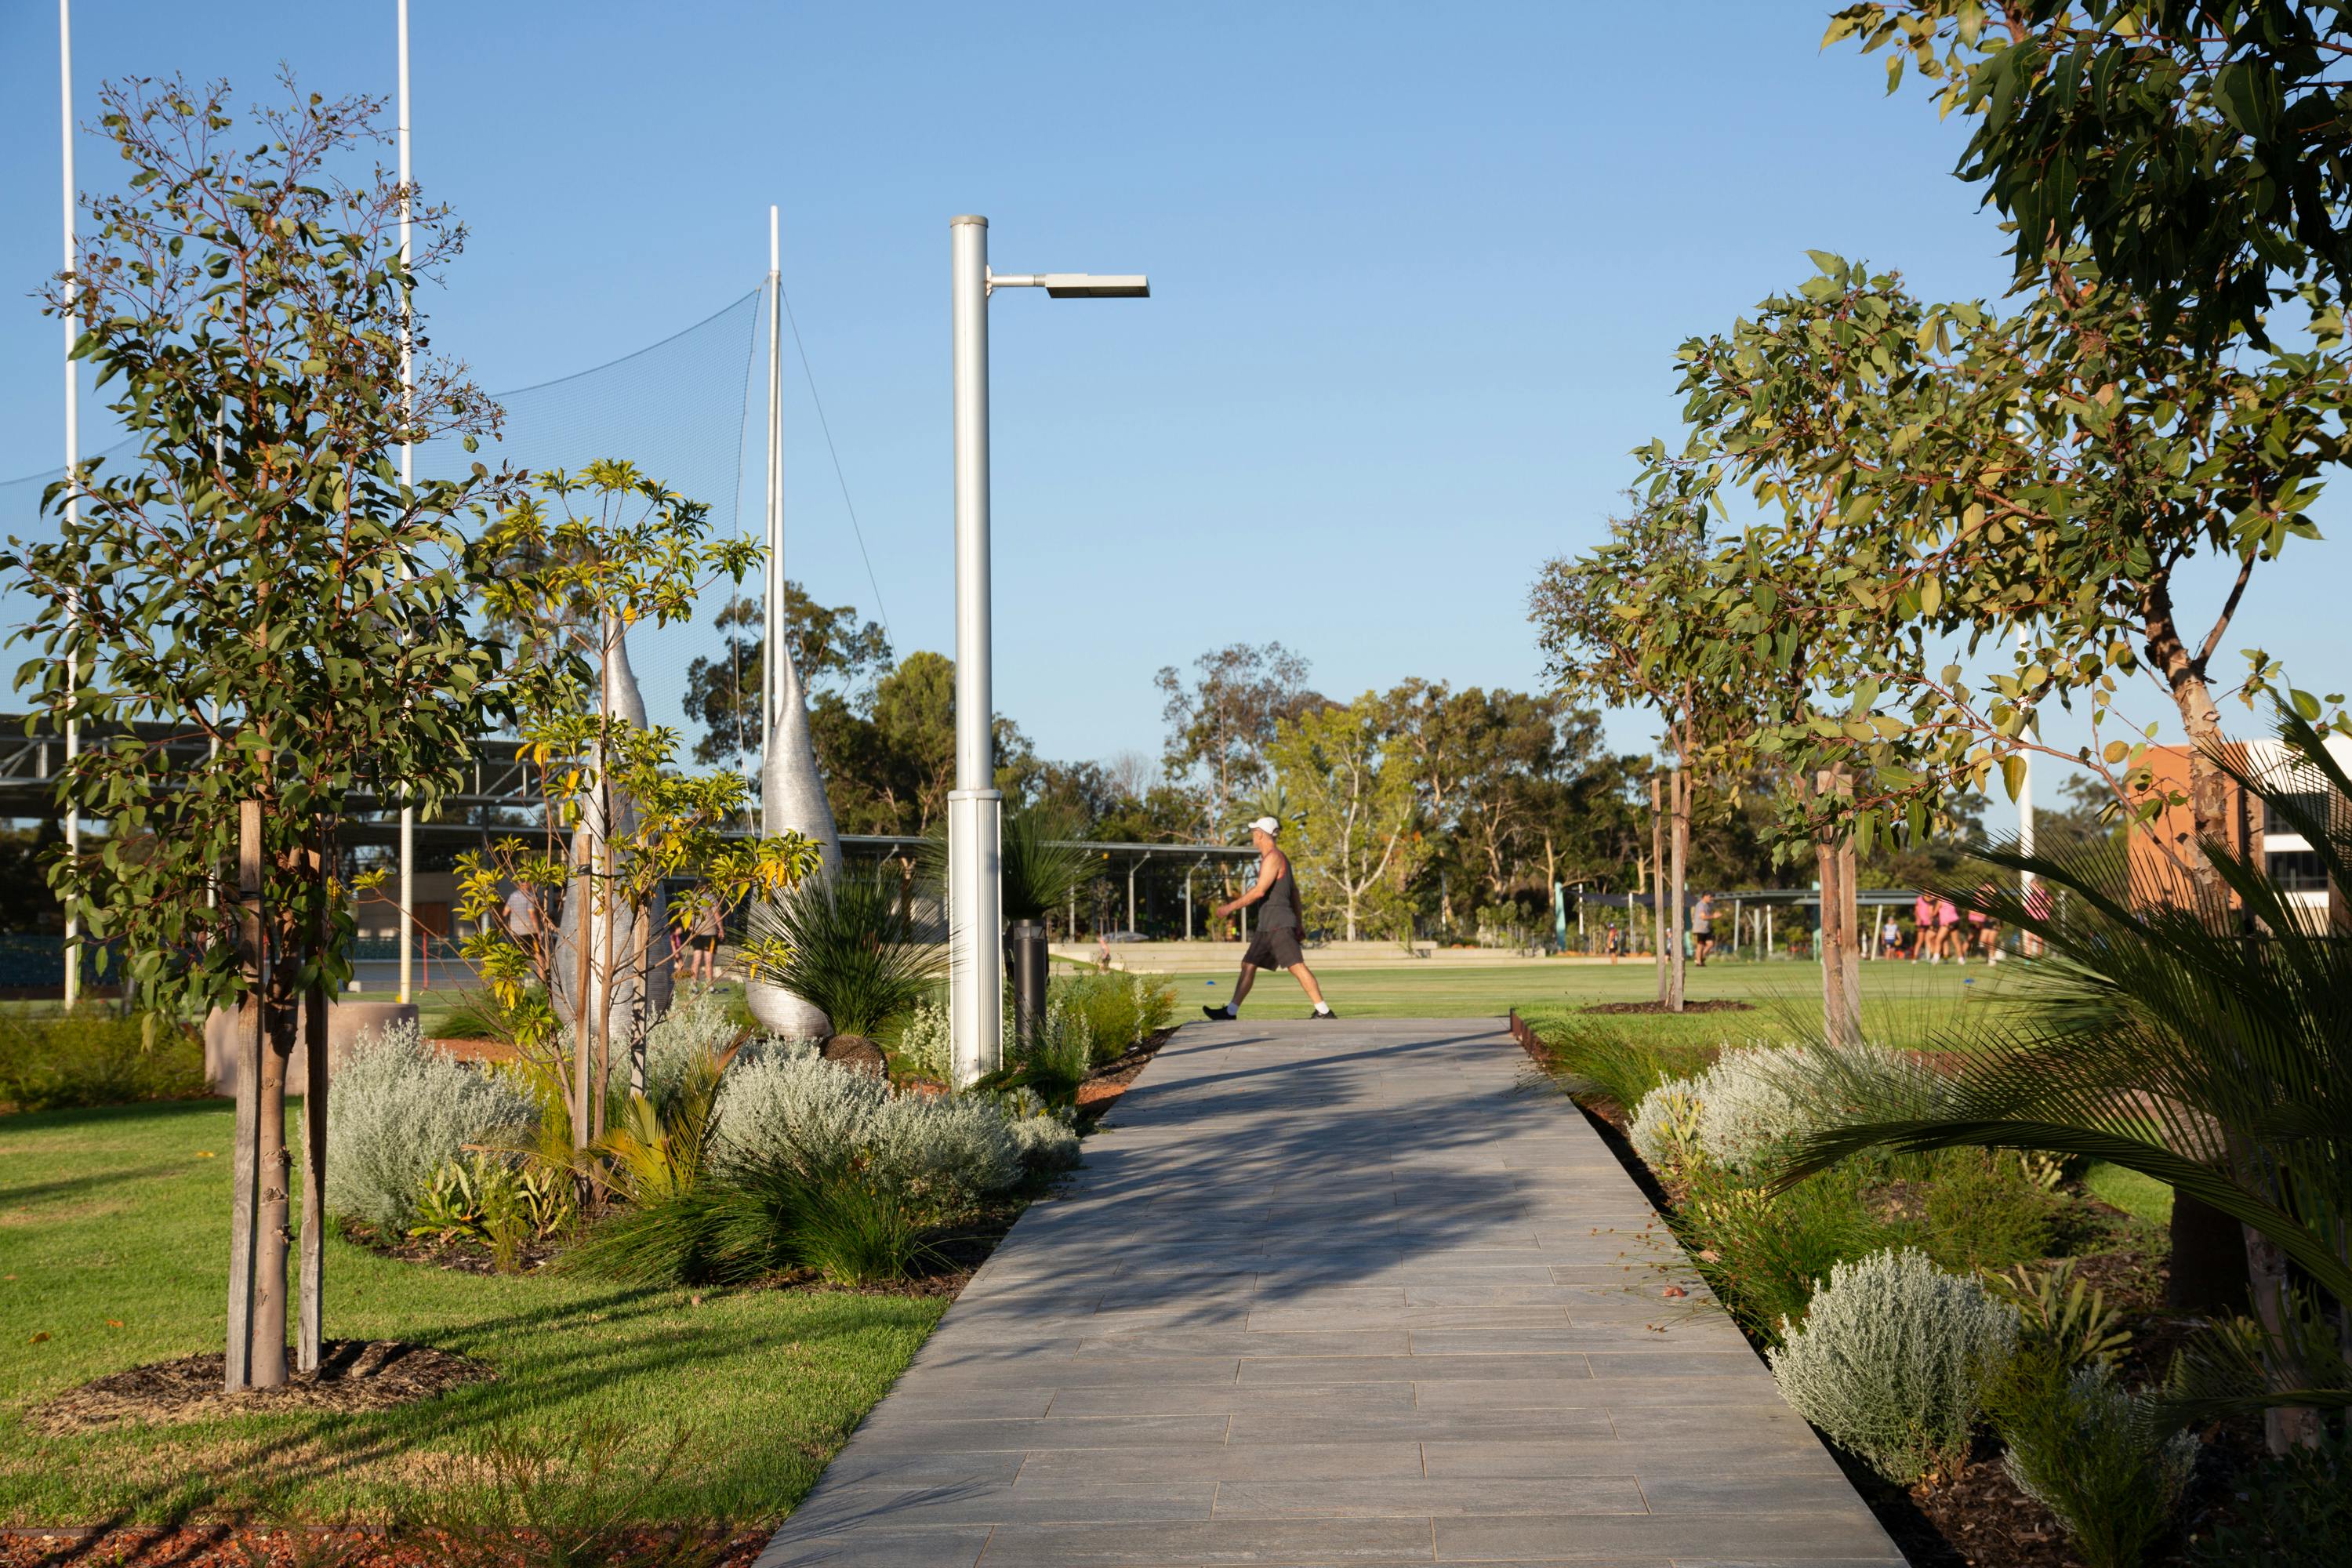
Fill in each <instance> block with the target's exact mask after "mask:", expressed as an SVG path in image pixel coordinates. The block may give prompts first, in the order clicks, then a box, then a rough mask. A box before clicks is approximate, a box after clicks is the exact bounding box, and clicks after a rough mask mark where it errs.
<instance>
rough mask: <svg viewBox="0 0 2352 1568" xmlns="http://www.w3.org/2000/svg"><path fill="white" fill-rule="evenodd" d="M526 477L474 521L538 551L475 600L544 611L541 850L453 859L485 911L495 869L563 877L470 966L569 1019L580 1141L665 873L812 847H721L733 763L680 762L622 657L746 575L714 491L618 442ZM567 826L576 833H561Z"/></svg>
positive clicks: (535, 753) (509, 554) (530, 700)
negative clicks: (625, 456)
mask: <svg viewBox="0 0 2352 1568" xmlns="http://www.w3.org/2000/svg"><path fill="white" fill-rule="evenodd" d="M537 489H538V490H539V492H540V493H539V495H536V496H531V497H528V498H526V499H524V500H521V501H520V502H518V503H517V504H516V505H514V506H512V507H509V509H508V510H506V511H505V512H504V513H503V514H501V515H500V516H499V519H498V521H496V522H495V523H494V524H493V525H492V526H491V528H490V529H489V530H488V532H487V533H486V535H485V536H484V540H483V548H484V549H485V551H487V552H490V553H492V554H494V555H495V556H496V557H498V558H499V559H501V560H505V561H529V562H533V563H537V564H536V566H535V568H534V569H533V570H530V571H528V572H523V573H519V574H512V575H500V576H498V577H496V578H495V579H493V580H492V581H491V582H490V583H488V584H486V587H485V592H484V604H485V609H486V611H487V612H488V615H489V616H491V617H492V618H493V619H495V620H498V621H499V622H502V623H505V624H508V625H516V626H533V627H537V628H539V633H538V637H537V640H536V650H537V654H538V657H537V658H535V659H534V660H532V661H530V663H528V664H526V665H525V666H524V667H523V668H521V669H520V671H519V672H518V673H519V675H520V678H521V697H522V701H521V703H520V707H521V720H522V732H523V739H524V742H525V743H526V745H527V747H528V756H529V759H530V763H531V764H532V765H534V766H535V767H536V768H537V769H538V771H539V773H540V776H541V784H542V790H543V793H544V795H545V798H546V800H547V803H548V809H547V833H548V836H549V838H550V844H549V846H548V847H547V848H546V850H545V851H543V852H542V853H541V855H540V856H539V857H537V858H535V859H531V858H524V857H523V856H522V854H521V852H520V850H519V849H509V850H507V851H504V852H502V853H501V854H500V855H499V856H496V857H483V856H473V857H468V858H467V860H465V861H464V862H462V863H461V872H462V876H463V879H464V887H465V892H466V904H467V909H468V910H470V911H472V913H473V917H474V918H476V919H478V920H479V919H483V918H484V917H485V915H486V914H488V912H489V911H490V910H491V909H492V907H493V906H494V905H495V904H496V902H497V899H496V886H497V883H498V881H499V879H500V877H499V874H500V873H503V874H504V876H505V877H507V878H509V879H512V880H514V881H516V882H518V883H519V884H520V885H522V886H524V887H526V888H531V889H541V890H545V889H551V888H552V887H553V886H554V885H556V884H558V883H562V885H564V886H565V887H566V889H567V890H566V892H565V894H564V897H563V900H562V921H561V923H560V924H557V925H555V926H554V927H553V929H552V930H547V929H544V925H545V923H544V922H542V921H539V920H537V919H531V920H530V921H527V922H523V923H527V924H528V925H529V927H530V930H529V931H527V932H526V931H518V930H516V929H515V926H516V923H517V922H513V921H494V922H492V923H490V924H487V925H485V926H484V927H483V928H482V930H481V932H480V934H479V935H478V937H477V938H476V939H475V942H476V945H477V946H478V948H479V950H480V951H479V952H478V957H479V958H480V959H481V961H482V963H483V965H484V968H483V973H485V975H486V977H489V978H492V981H493V984H494V986H496V987H498V988H499V989H500V991H501V994H502V995H504V996H506V997H507V998H508V999H509V1000H510V1001H518V1000H520V993H519V990H518V988H519V987H520V984H521V982H522V979H523V977H524V976H525V975H529V976H530V977H531V978H535V979H536V980H537V981H539V983H540V984H541V985H542V986H544V988H545V991H546V994H547V996H548V997H549V999H550V1000H551V1003H552V1004H553V1006H554V1011H555V1014H556V1016H559V1017H561V1018H562V1019H564V1020H565V1021H566V1022H568V1023H569V1024H570V1025H571V1027H572V1052H571V1058H572V1060H571V1075H570V1086H569V1087H570V1109H571V1115H572V1138H573V1142H574V1143H575V1145H576V1146H578V1147H583V1148H584V1147H586V1146H587V1145H588V1144H589V1143H591V1142H594V1141H595V1139H596V1138H597V1137H598V1136H600V1135H601V1133H602V1132H603V1126H602V1119H603V1113H604V1085H605V1083H606V1081H607V1080H608V1079H609V1077H610V1073H611V1070H612V1060H613V1054H614V1043H615V1041H616V1039H617V1040H619V1041H620V1042H622V1043H623V1044H625V1046H626V1047H627V1048H628V1049H629V1052H630V1056H631V1061H632V1081H633V1085H634V1084H635V1082H636V1081H638V1077H639V1075H638V1072H637V1063H638V1051H639V1049H640V1042H641V1037H642V1035H643V1032H644V1029H645V1028H646V1026H647V1025H649V1024H650V1023H651V1022H652V1021H653V1016H654V1014H655V1013H656V1011H657V1002H658V998H657V997H656V989H657V982H658V981H660V980H663V979H666V977H667V969H666V967H665V963H666V955H657V954H656V949H655V946H654V942H655V936H656V931H657V930H658V929H659V928H660V927H662V926H663V925H665V924H666V923H667V922H666V919H665V914H666V910H665V906H664V900H663V897H662V889H663V887H664V885H665V883H666V882H667V879H670V878H672V877H675V876H679V875H684V874H690V873H695V872H704V873H706V874H709V875H713V876H715V877H716V878H717V879H718V881H719V888H718V891H719V893H720V894H721V895H723V896H730V897H733V896H740V894H741V893H742V892H744V891H745V890H748V889H751V888H753V887H754V886H756V888H757V889H759V890H761V891H772V890H774V889H777V888H781V887H783V886H787V885H789V884H790V883H791V882H792V881H793V879H796V878H797V877H799V876H800V875H801V874H802V873H803V871H805V870H807V869H808V868H809V865H810V863H811V857H812V856H813V855H814V853H816V851H815V849H814V846H813V844H812V841H811V840H809V839H806V838H803V837H801V836H799V835H797V834H783V835H779V836H776V837H763V838H761V840H759V841H758V845H757V846H756V847H753V846H742V847H740V848H739V849H730V848H727V847H723V846H722V845H721V844H720V842H719V839H718V838H717V837H716V835H717V833H718V831H719V829H720V828H721V827H722V826H727V825H729V824H730V820H731V818H732V816H734V814H736V813H738V812H740V809H741V806H742V803H743V797H744V795H745V793H746V785H745V784H744V781H743V780H742V778H741V776H740V775H739V774H735V773H722V774H717V775H712V776H709V777H706V778H701V779H680V778H677V777H676V776H674V775H673V774H672V773H670V772H669V769H670V765H671V761H672V754H673V752H674V751H675V749H676V737H675V736H674V735H673V734H672V733H671V732H670V731H667V730H665V729H657V728H650V727H648V726H647V725H646V721H645V713H644V708H643V704H642V702H640V701H638V700H636V699H635V681H634V679H630V678H629V677H628V674H627V667H628V651H627V650H628V633H629V629H630V628H631V627H632V626H637V625H640V624H644V623H646V622H651V623H652V624H653V625H655V626H662V625H666V624H667V623H668V622H670V621H673V620H678V619H683V618H684V617H686V616H689V615H691V614H692V613H693V607H694V601H695V598H696V597H697V595H698V594H699V593H700V592H701V591H702V589H703V588H704V587H706V586H707V585H708V584H709V583H710V582H711V581H713V580H715V579H716V578H717V577H719V576H720V575H726V576H730V577H733V578H734V579H736V580H737V581H740V580H741V577H742V575H743V574H744V573H745V572H746V571H748V570H749V569H750V568H751V564H752V563H754V561H755V560H756V559H757V554H758V546H757V544H756V543H754V542H752V541H750V540H746V539H732V540H712V539H709V538H708V537H707V534H708V532H709V525H708V509H707V508H705V507H704V506H703V505H702V504H701V503H699V502H698V501H691V500H687V499H686V498H685V497H683V496H680V495H678V494H677V493H676V492H675V491H672V490H669V489H665V488H664V487H663V486H661V485H660V484H658V483H657V482H656V481H654V480H652V479H647V478H646V477H645V476H644V475H643V474H641V473H639V472H638V471H637V468H636V467H635V464H632V463H629V462H626V461H623V460H620V459H616V458H606V459H601V460H599V461H596V462H593V463H591V464H589V465H588V466H587V467H586V468H584V469H583V470H582V471H581V472H580V473H579V474H578V475H577V476H574V475H572V474H569V473H565V472H562V470H557V471H555V472H551V473H548V474H545V475H542V476H540V478H539V480H538V484H537ZM567 834H568V835H569V837H570V840H571V842H570V844H569V846H568V847H565V848H562V849H561V850H559V848H558V847H557V841H559V840H560V839H561V838H562V837H563V836H564V835H567ZM739 884H740V885H739ZM526 936H527V937H529V938H530V939H532V940H530V941H528V942H526V941H524V940H522V939H523V938H525V937H526Z"/></svg>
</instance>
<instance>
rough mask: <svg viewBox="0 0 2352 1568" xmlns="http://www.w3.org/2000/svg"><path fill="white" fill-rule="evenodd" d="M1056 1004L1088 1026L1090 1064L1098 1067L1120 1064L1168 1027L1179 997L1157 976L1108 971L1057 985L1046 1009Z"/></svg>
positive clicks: (1082, 975) (1077, 977)
mask: <svg viewBox="0 0 2352 1568" xmlns="http://www.w3.org/2000/svg"><path fill="white" fill-rule="evenodd" d="M1055 1002H1058V1003H1060V1004H1061V1005H1062V1006H1063V1007H1064V1009H1065V1010H1066V1012H1067V1013H1068V1014H1069V1016H1071V1017H1073V1018H1076V1019H1080V1020H1083V1021H1084V1023H1085V1025H1086V1029H1087V1040H1088V1042H1089V1045H1090V1049H1091V1058H1090V1060H1091V1063H1092V1064H1094V1065H1099V1064H1101V1063H1103V1062H1108V1061H1115V1060H1117V1059H1118V1058H1120V1057H1122V1056H1124V1055H1126V1054H1127V1052H1129V1050H1132V1049H1133V1048H1134V1047H1137V1046H1139V1045H1141V1044H1142V1043H1143V1042H1144V1041H1145V1040H1147V1039H1150V1037H1151V1036H1152V1034H1153V1033H1154V1032H1155V1031H1156V1030H1159V1029H1160V1028H1163V1027H1165V1026H1166V1025H1167V1022H1168V1019H1169V1018H1170V1016H1172V1015H1173V1013H1174V1011H1175V1007H1176V993H1175V989H1174V987H1172V986H1171V985H1170V984H1168V983H1167V982H1166V981H1164V980H1160V979H1158V978H1156V977H1146V976H1144V975H1140V974H1122V973H1118V972H1116V971H1109V972H1106V973H1098V974H1079V975H1073V976H1071V977H1069V978H1068V979H1066V980H1063V981H1060V982H1058V983H1057V984H1055V986H1054V988H1053V995H1052V998H1051V999H1050V1001H1049V1002H1048V1004H1047V1005H1048V1006H1049V1007H1050V1006H1051V1005H1053V1003H1055Z"/></svg>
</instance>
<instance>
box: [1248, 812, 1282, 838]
mask: <svg viewBox="0 0 2352 1568" xmlns="http://www.w3.org/2000/svg"><path fill="white" fill-rule="evenodd" d="M1250 831H1251V832H1253V833H1263V834H1265V836H1266V837H1268V838H1273V837H1277V836H1279V835H1280V834H1281V832H1282V824H1280V823H1279V822H1276V820H1275V819H1274V818H1272V817H1271V816H1261V817H1259V818H1258V819H1257V820H1256V821H1255V822H1253V823H1251V824H1250Z"/></svg>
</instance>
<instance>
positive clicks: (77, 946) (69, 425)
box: [58, 0, 81, 1012]
mask: <svg viewBox="0 0 2352 1568" xmlns="http://www.w3.org/2000/svg"><path fill="white" fill-rule="evenodd" d="M58 106H59V121H60V124H61V126H62V129H63V132H64V137H63V142H62V143H61V145H62V146H63V149H64V156H63V166H64V170H65V215H66V245H65V255H66V264H65V272H66V287H65V298H66V479H67V480H68V483H67V486H66V525H67V527H68V528H71V527H72V526H73V525H74V524H75V523H77V522H79V521H80V519H81V502H80V500H79V497H78V496H77V495H76V494H75V490H76V488H77V486H78V484H79V479H80V474H79V467H80V464H81V384H80V378H79V375H78V374H77V373H76V372H75V370H74V362H73V348H74V339H75V338H76V337H77V336H78V335H79V333H78V332H77V331H76V330H75V324H74V323H75V315H74V310H73V305H74V296H75V293H76V289H75V285H74V159H73V155H74V117H73V0H58ZM80 607H81V606H80V601H79V598H73V599H68V601H67V605H66V613H67V615H68V616H70V617H73V618H77V619H78V618H79V610H80ZM78 675H79V669H78V668H77V667H76V666H74V665H70V664H69V665H68V667H67V668H66V696H67V700H68V702H70V701H71V700H72V698H73V693H74V689H75V686H76V684H77V677H78ZM80 752H81V725H80V723H79V721H77V720H75V718H74V717H73V710H72V709H71V708H68V710H66V767H67V769H68V771H70V770H71V769H72V767H73V760H74V758H75V757H76V756H78V755H79V754H80ZM66 853H67V855H68V856H77V855H79V854H80V853H81V813H80V811H79V810H78V809H76V808H75V807H73V806H70V805H68V807H67V808H66ZM65 958H66V963H65V969H66V1010H67V1011H68V1012H71V1011H72V1010H73V1006H74V1004H75V1003H77V1002H79V1000H81V916H80V915H79V913H78V912H77V911H76V910H75V909H74V907H73V906H72V905H71V904H68V905H67V906H66V953H65Z"/></svg>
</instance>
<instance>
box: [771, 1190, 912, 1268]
mask: <svg viewBox="0 0 2352 1568" xmlns="http://www.w3.org/2000/svg"><path fill="white" fill-rule="evenodd" d="M793 1181H794V1182H795V1183H796V1184H797V1190H796V1192H795V1194H794V1201H795V1202H796V1204H797V1205H798V1208H797V1212H796V1213H795V1214H794V1215H793V1221H792V1224H791V1226H790V1227H789V1228H788V1230H787V1231H786V1236H787V1237H788V1245H789V1247H790V1248H791V1252H792V1257H793V1261H794V1262H796V1263H798V1264H799V1265H800V1266H801V1267H802V1268H811V1269H814V1270H815V1271H816V1273H817V1275H818V1277H819V1278H821V1279H824V1280H825V1281H826V1282H827V1283H828V1284H833V1285H883V1284H888V1283H890V1282H891V1281H893V1280H898V1279H905V1278H906V1277H907V1276H908V1274H910V1273H912V1272H913V1271H914V1268H915V1265H916V1264H917V1263H918V1262H919V1261H920V1260H921V1258H922V1256H923V1254H924V1252H925V1251H926V1248H925V1247H924V1245H923V1239H922V1232H923V1227H922V1226H921V1225H920V1224H919V1221H918V1220H917V1218H916V1210H915V1206H914V1205H913V1204H912V1203H911V1202H909V1201H908V1194H907V1191H906V1189H905V1188H904V1187H902V1186H901V1185H899V1184H898V1183H897V1182H895V1181H892V1180H890V1179H889V1178H887V1177H878V1176H877V1175H876V1174H875V1173H873V1172H871V1171H869V1170H862V1169H860V1168H858V1167H857V1166H856V1165H851V1164H839V1165H834V1166H830V1167H828V1168H826V1169H824V1170H819V1171H814V1172H809V1173H795V1174H794V1176H793Z"/></svg>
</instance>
